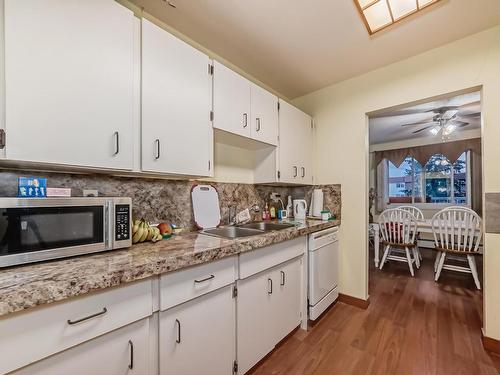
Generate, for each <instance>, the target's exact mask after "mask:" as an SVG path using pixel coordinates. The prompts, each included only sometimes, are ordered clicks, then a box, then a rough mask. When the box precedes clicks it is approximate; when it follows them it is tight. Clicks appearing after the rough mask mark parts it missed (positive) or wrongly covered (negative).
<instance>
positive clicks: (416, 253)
mask: <svg viewBox="0 0 500 375" xmlns="http://www.w3.org/2000/svg"><path fill="white" fill-rule="evenodd" d="M412 251H413V258H415V266H417V270H418V269H420V252H419V251H418V247H416V246H415V247H414V248H413V249H412Z"/></svg>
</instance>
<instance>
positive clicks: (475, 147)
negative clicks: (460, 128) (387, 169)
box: [375, 138, 481, 167]
mask: <svg viewBox="0 0 500 375" xmlns="http://www.w3.org/2000/svg"><path fill="white" fill-rule="evenodd" d="M465 151H472V152H473V153H474V154H476V155H481V138H472V139H464V140H460V141H453V142H443V143H436V144H433V145H425V146H416V147H406V148H398V149H395V150H384V151H376V152H375V163H376V164H375V165H378V164H379V163H380V162H381V161H382V160H384V159H387V160H389V161H391V162H392V164H394V165H395V166H396V167H399V166H400V165H401V163H403V161H404V160H405V159H406V158H407V157H408V156H410V157H413V158H415V160H417V161H418V162H419V163H420V165H422V166H424V165H425V164H427V162H428V161H429V159H430V158H431V156H432V155H435V154H442V155H444V156H445V157H446V158H447V159H448V160H449V161H450V163H454V162H455V161H457V159H458V158H459V157H460V155H462V153H463V152H465Z"/></svg>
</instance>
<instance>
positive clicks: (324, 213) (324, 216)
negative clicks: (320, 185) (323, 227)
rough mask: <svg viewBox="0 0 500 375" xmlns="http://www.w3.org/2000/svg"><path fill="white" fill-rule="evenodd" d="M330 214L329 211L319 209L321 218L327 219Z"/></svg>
mask: <svg viewBox="0 0 500 375" xmlns="http://www.w3.org/2000/svg"><path fill="white" fill-rule="evenodd" d="M331 216H332V215H331V213H330V211H321V220H323V221H328V220H329V219H330V217H331Z"/></svg>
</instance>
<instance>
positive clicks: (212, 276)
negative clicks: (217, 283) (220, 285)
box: [194, 275, 215, 284]
mask: <svg viewBox="0 0 500 375" xmlns="http://www.w3.org/2000/svg"><path fill="white" fill-rule="evenodd" d="M212 279H215V276H214V275H210V276H208V277H205V278H204V279H201V280H195V281H194V282H195V283H197V284H199V283H204V282H205V281H208V280H212Z"/></svg>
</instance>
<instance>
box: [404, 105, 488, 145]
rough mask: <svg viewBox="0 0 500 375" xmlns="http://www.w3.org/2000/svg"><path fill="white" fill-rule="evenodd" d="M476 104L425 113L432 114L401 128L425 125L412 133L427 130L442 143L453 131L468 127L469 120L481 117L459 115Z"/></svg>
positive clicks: (473, 114)
mask: <svg viewBox="0 0 500 375" xmlns="http://www.w3.org/2000/svg"><path fill="white" fill-rule="evenodd" d="M478 104H479V102H474V103H469V104H466V105H463V106H443V107H439V108H436V109H432V110H430V111H426V112H429V113H432V114H433V115H432V117H431V118H429V119H426V120H423V121H418V122H414V123H410V124H402V125H401V126H403V127H405V126H417V125H425V126H424V127H422V128H420V129H417V130H415V131H413V132H412V133H413V134H417V133H420V132H423V131H424V130H427V129H429V130H430V132H431V134H432V135H435V136H437V135H439V134H440V135H441V138H442V139H443V141H445V140H447V139H448V138H449V137H450V135H451V134H452V133H453V132H454V131H455V130H457V129H458V128H463V127H466V126H468V125H470V120H471V119H476V118H478V117H480V116H481V112H472V113H461V112H463V110H464V109H466V107H470V106H477V105H478Z"/></svg>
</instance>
